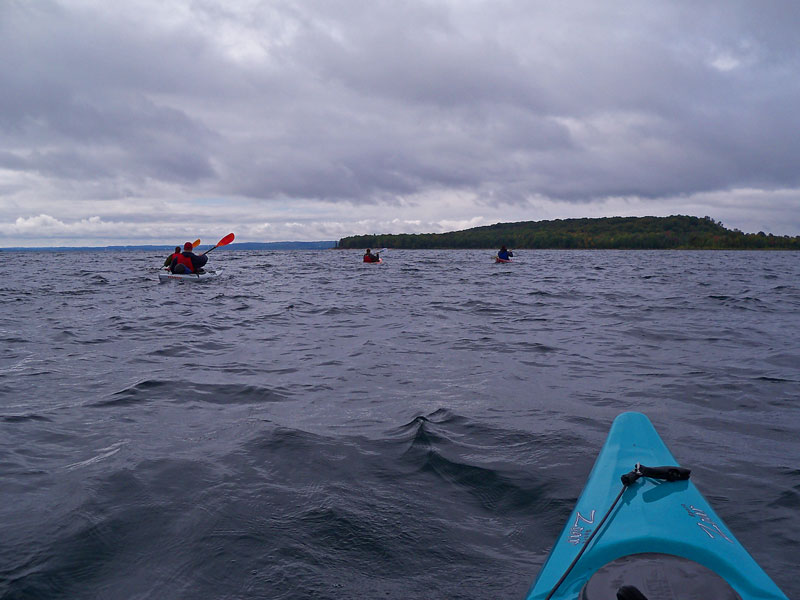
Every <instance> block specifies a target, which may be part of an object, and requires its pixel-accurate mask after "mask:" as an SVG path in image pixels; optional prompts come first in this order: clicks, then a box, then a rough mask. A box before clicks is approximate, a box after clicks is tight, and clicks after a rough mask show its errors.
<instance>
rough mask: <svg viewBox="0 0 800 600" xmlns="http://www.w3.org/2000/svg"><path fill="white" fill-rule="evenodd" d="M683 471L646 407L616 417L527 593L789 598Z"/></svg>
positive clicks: (572, 598) (605, 598)
mask: <svg viewBox="0 0 800 600" xmlns="http://www.w3.org/2000/svg"><path fill="white" fill-rule="evenodd" d="M644 465H652V466H651V467H647V466H644ZM664 465H667V466H664ZM689 475H690V471H689V470H688V469H685V468H682V467H680V466H678V463H677V462H676V461H675V458H674V457H673V456H672V454H671V453H670V451H669V449H668V448H667V447H666V446H665V445H664V442H663V441H662V440H661V438H660V437H659V436H658V433H656V430H655V429H654V428H653V425H652V424H651V423H650V420H649V419H648V418H647V417H646V416H645V415H643V414H640V413H634V412H629V413H623V414H621V415H619V416H618V417H617V418H616V419H615V420H614V423H613V425H612V426H611V431H609V433H608V438H607V439H606V443H605V445H604V446H603V449H602V450H601V451H600V455H599V456H598V457H597V461H596V462H595V465H594V467H593V468H592V472H591V474H590V475H589V480H588V481H587V483H586V487H585V488H584V490H583V492H582V493H581V496H580V498H579V499H578V503H577V504H576V505H575V509H574V510H573V511H572V515H571V516H570V518H569V520H568V521H567V523H566V525H565V526H564V529H563V531H562V532H561V535H560V536H559V537H558V540H557V541H556V543H555V545H554V546H553V548H552V550H551V552H550V556H549V557H548V558H547V561H546V562H545V564H544V566H543V567H542V570H541V571H540V573H539V575H538V577H537V578H536V581H535V583H534V584H533V587H532V588H531V590H530V592H529V594H528V600H546V599H553V600H566V599H569V600H577V599H579V598H580V599H585V600H593V599H594V598H599V599H601V600H613V598H614V595H613V594H614V593H615V592H616V593H617V597H618V598H624V599H627V598H635V599H638V600H641V599H642V598H649V599H650V600H662V599H667V598H673V597H676V598H677V597H680V598H694V597H697V598H704V599H708V600H710V599H711V598H737V597H739V598H742V600H778V599H780V600H788V599H787V597H786V595H785V594H784V593H783V592H781V590H780V589H779V588H778V586H777V585H775V583H774V582H773V581H772V580H771V579H770V578H769V576H768V575H767V574H766V573H764V571H763V570H762V569H761V567H760V566H759V565H758V563H756V561H755V560H754V559H753V557H751V556H750V554H748V552H747V550H745V549H744V547H743V546H742V545H741V544H740V543H739V542H738V541H737V540H736V538H735V537H734V535H733V533H731V531H730V530H729V529H728V528H727V526H726V525H725V524H724V523H723V522H722V519H720V518H719V517H718V516H717V515H716V513H715V512H714V510H713V509H712V508H711V506H710V505H709V504H708V502H707V501H706V499H705V498H704V497H703V496H702V495H701V494H700V492H699V491H697V488H696V487H695V486H694V484H693V483H692V482H691V481H689ZM670 580H671V581H672V583H670ZM648 586H649V587H648ZM609 587H613V591H611V592H609V590H608V589H607V588H609ZM648 589H649V592H648ZM690 589H697V590H702V591H699V592H698V593H700V594H702V595H700V596H694V595H688V594H687V590H690ZM671 590H672V591H671ZM710 590H712V591H710ZM718 590H722V591H718ZM609 593H610V594H611V595H608V594H609ZM648 593H650V594H652V595H648ZM671 593H680V596H678V595H675V596H673V595H671ZM637 594H638V595H637ZM737 594H738V596H737Z"/></svg>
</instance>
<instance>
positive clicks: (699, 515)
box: [681, 504, 733, 544]
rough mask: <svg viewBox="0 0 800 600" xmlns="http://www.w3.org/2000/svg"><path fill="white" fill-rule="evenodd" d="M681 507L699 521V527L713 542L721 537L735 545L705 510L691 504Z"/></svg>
mask: <svg viewBox="0 0 800 600" xmlns="http://www.w3.org/2000/svg"><path fill="white" fill-rule="evenodd" d="M681 506H683V508H684V509H686V512H688V513H689V516H691V517H694V518H695V519H699V520H698V521H697V526H698V527H700V529H702V530H703V531H704V532H705V534H706V535H707V536H708V537H710V538H711V539H712V540H713V539H716V538H718V537H721V538H722V539H724V540H727V541H728V542H730V543H731V544H732V543H733V540H732V539H731V538H729V537H728V536H727V535H725V532H723V531H722V529H720V528H719V525H717V524H716V523H715V522H714V520H713V519H712V518H711V517H709V516H708V515H707V514H706V513H705V511H704V510H703V509H701V508H697V507H696V506H692V505H691V504H681Z"/></svg>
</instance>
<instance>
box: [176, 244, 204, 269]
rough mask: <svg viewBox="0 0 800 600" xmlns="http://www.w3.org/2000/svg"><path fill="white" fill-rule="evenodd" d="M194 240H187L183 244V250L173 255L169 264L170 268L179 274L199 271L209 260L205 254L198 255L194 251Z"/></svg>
mask: <svg viewBox="0 0 800 600" xmlns="http://www.w3.org/2000/svg"><path fill="white" fill-rule="evenodd" d="M192 248H193V246H192V242H186V243H185V244H184V245H183V252H181V253H180V254H178V255H175V256H173V258H172V262H171V263H170V265H169V270H170V271H172V272H173V273H176V274H178V275H181V274H184V273H197V272H198V271H199V270H201V269H202V268H203V266H204V265H205V264H206V263H207V262H208V256H206V255H205V254H203V255H202V256H197V254H195V253H194V252H192Z"/></svg>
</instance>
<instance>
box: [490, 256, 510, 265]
mask: <svg viewBox="0 0 800 600" xmlns="http://www.w3.org/2000/svg"><path fill="white" fill-rule="evenodd" d="M494 262H496V263H510V262H512V260H511V259H510V258H500V257H499V256H495V257H494Z"/></svg>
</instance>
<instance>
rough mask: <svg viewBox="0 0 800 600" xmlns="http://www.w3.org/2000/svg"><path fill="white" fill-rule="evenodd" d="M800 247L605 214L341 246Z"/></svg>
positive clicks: (714, 228) (372, 238) (690, 221)
mask: <svg viewBox="0 0 800 600" xmlns="http://www.w3.org/2000/svg"><path fill="white" fill-rule="evenodd" d="M500 246H507V247H508V248H510V249H513V248H532V249H593V248H596V249H619V250H656V249H657V250H668V249H669V250H800V236H795V237H791V236H775V235H772V234H771V233H770V234H766V233H764V232H763V231H759V232H758V233H743V232H741V231H739V230H738V229H733V230H731V229H726V228H725V227H724V226H723V224H722V223H720V222H718V221H715V220H714V219H712V218H711V217H703V218H700V217H690V216H685V215H674V216H671V217H603V218H597V219H556V220H554V221H521V222H518V223H497V224H496V225H487V226H483V227H473V228H471V229H465V230H463V231H451V232H448V233H413V234H405V233H403V234H382V235H356V236H350V237H345V238H342V239H341V240H339V244H338V248H409V249H413V248H419V249H434V248H441V249H444V248H474V249H479V248H499V247H500Z"/></svg>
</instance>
